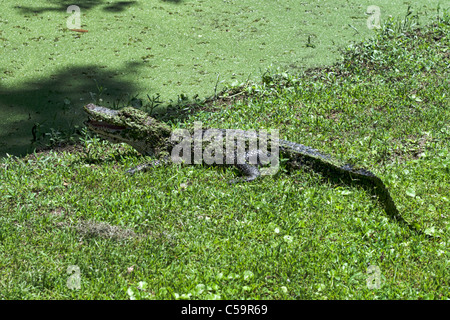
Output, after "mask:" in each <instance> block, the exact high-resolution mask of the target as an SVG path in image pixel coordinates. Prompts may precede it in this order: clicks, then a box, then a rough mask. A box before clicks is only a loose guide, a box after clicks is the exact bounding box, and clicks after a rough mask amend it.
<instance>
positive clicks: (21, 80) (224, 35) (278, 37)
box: [0, 0, 442, 156]
mask: <svg viewBox="0 0 450 320" xmlns="http://www.w3.org/2000/svg"><path fill="white" fill-rule="evenodd" d="M3 2H4V5H3V6H2V10H1V12H0V58H1V64H0V156H5V155H6V153H9V154H13V155H25V154H27V152H31V151H32V148H33V147H34V146H32V145H31V143H30V141H34V140H35V139H39V138H40V137H42V134H45V133H47V132H49V131H50V128H54V129H55V130H56V131H62V130H66V129H67V128H68V127H73V126H74V125H81V121H82V118H83V117H84V115H83V113H82V112H80V110H81V109H82V107H83V105H84V104H86V103H88V102H92V98H94V99H102V100H103V104H104V105H106V106H112V105H113V104H114V103H117V102H118V101H120V102H123V101H128V99H130V98H131V97H134V96H135V95H142V97H143V98H145V97H146V94H149V95H150V96H154V95H156V94H158V93H159V94H160V95H161V97H162V99H163V100H164V101H168V100H170V99H172V100H177V96H178V95H180V94H184V95H187V96H189V97H192V96H194V95H195V94H198V95H199V96H200V97H201V98H203V97H204V96H205V95H209V94H211V88H212V87H213V86H214V84H215V83H216V82H217V80H218V83H219V86H220V87H221V86H222V85H223V84H224V83H233V81H238V82H242V81H244V80H245V79H247V78H250V79H251V80H254V81H257V80H258V77H259V75H260V74H261V71H263V70H265V69H266V68H267V67H268V66H269V65H274V66H275V67H280V66H281V67H283V68H284V67H286V68H290V69H291V70H298V69H304V68H308V67H312V66H319V65H323V64H326V63H332V62H333V61H335V60H336V59H337V58H338V57H339V52H338V50H339V48H341V47H344V46H346V45H348V44H350V43H355V42H359V41H362V40H363V39H365V38H367V37H369V36H371V35H372V34H373V33H374V32H373V30H370V29H368V27H367V23H366V22H367V19H368V17H369V16H368V15H367V14H366V12H367V8H368V6H369V5H371V4H372V3H371V2H368V3H361V1H359V0H345V1H337V2H336V1H335V0H320V1H317V0H315V1H297V0H283V1H273V2H272V3H271V4H270V5H267V0H264V1H262V0H246V1H237V0H207V1H206V0H180V1H163V0H145V1H142V0H141V1H140V0H136V1H133V0H130V1H119V0H77V1H74V2H72V1H61V0H45V1H44V0H22V1H20V3H16V2H11V1H9V2H8V3H6V2H5V1H3ZM439 2H442V0H427V1H426V3H424V1H422V0H410V1H409V2H408V4H410V5H411V6H412V7H413V8H414V13H413V15H415V16H416V15H417V16H418V19H417V23H426V22H428V21H429V20H430V18H431V17H432V16H435V14H436V8H437V6H438V4H439ZM73 4H76V5H78V6H79V8H80V10H81V11H80V14H81V17H80V22H81V28H83V29H85V30H88V32H85V33H80V32H73V31H70V30H69V29H68V27H67V24H66V22H67V20H68V18H70V17H71V14H70V13H67V8H68V6H69V5H73ZM408 4H406V3H404V2H403V1H402V0H396V1H391V0H377V1H376V5H377V6H379V7H380V10H381V13H380V14H381V16H380V19H381V22H384V21H386V20H387V19H388V17H389V16H390V15H391V16H393V17H401V16H403V15H404V12H405V10H406V8H407V6H408ZM222 81H223V82H222ZM98 88H101V90H98ZM94 95H95V96H94ZM93 96H94V97H93ZM32 132H33V133H34V136H33V135H32Z"/></svg>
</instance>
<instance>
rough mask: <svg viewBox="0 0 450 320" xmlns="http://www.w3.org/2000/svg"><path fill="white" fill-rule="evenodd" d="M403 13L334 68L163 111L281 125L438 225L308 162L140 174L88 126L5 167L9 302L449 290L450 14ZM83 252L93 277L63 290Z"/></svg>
mask: <svg viewBox="0 0 450 320" xmlns="http://www.w3.org/2000/svg"><path fill="white" fill-rule="evenodd" d="M408 21H410V20H408V19H405V22H397V20H394V19H392V20H389V21H387V22H386V24H385V25H384V27H383V28H382V29H381V30H379V32H378V35H377V37H376V38H374V39H370V40H367V41H365V42H363V43H361V44H358V45H354V46H353V47H351V48H348V50H347V51H346V52H345V54H344V57H343V59H342V60H340V61H339V62H338V63H336V64H335V65H332V66H329V67H323V68H320V69H311V70H308V71H306V72H302V73H301V74H297V75H294V74H292V73H283V72H275V71H273V70H272V71H268V72H266V73H264V74H263V75H262V77H261V81H260V82H259V83H253V82H246V83H243V84H242V85H238V86H233V87H229V88H227V90H225V91H223V92H221V93H220V94H218V97H217V99H216V100H215V102H211V101H209V102H205V103H200V102H197V103H196V105H192V104H189V103H188V102H186V101H184V100H183V99H181V101H180V102H179V103H180V105H182V108H181V107H180V108H179V109H178V110H179V114H172V115H173V116H172V117H167V119H168V121H169V123H170V124H171V125H172V126H173V127H178V126H187V125H190V124H191V123H192V122H193V121H203V123H204V125H205V126H209V127H221V128H242V129H251V128H253V129H260V128H276V129H279V130H280V135H281V137H282V138H287V139H289V140H291V141H297V142H300V143H302V144H305V145H308V146H311V147H314V148H318V149H320V150H322V151H324V152H326V153H329V154H332V155H334V156H336V157H340V158H341V159H342V160H344V161H346V162H352V163H357V164H358V165H361V166H364V167H366V168H368V169H369V170H371V171H373V172H375V173H376V174H377V175H379V176H380V177H381V178H382V179H383V180H384V181H385V183H386V184H387V185H388V186H389V187H390V190H391V192H392V196H393V198H394V201H395V202H396V204H397V206H398V208H399V210H400V212H401V213H402V215H403V216H404V218H405V219H406V220H408V221H410V222H414V223H416V224H418V225H419V226H420V227H421V228H423V229H426V230H427V232H428V233H429V234H432V235H434V236H436V237H435V238H433V239H429V238H426V237H424V236H423V235H417V234H415V233H413V232H411V231H410V230H409V229H407V228H405V227H404V226H402V225H400V224H397V223H396V222H395V221H392V220H390V219H389V217H387V216H386V214H385V212H384V211H383V210H382V209H381V207H380V206H379V204H378V203H377V201H375V200H374V199H371V198H370V197H369V196H368V194H367V193H366V192H365V191H364V190H363V189H360V188H355V187H350V186H344V185H335V184H332V183H331V182H328V181H326V180H325V179H323V178H322V177H321V176H319V175H317V174H314V173H311V172H309V171H306V170H305V171H301V170H300V171H298V172H296V173H294V174H291V175H288V174H286V173H285V172H280V173H278V174H277V175H276V176H274V177H265V178H263V179H261V180H259V181H258V182H255V183H248V184H238V185H232V186H230V185H228V184H227V181H229V180H231V179H232V178H233V177H234V176H235V172H234V170H233V169H230V168H226V169H222V168H214V167H211V168H205V167H202V166H185V167H184V166H169V167H160V168H155V169H154V170H152V171H150V172H147V173H144V174H137V175H134V176H127V175H126V174H125V173H124V172H125V170H126V169H128V168H130V167H132V166H134V165H137V164H139V163H142V162H143V161H144V160H145V159H143V158H142V157H140V156H139V155H138V154H137V153H136V152H135V151H134V150H132V149H131V147H129V146H125V145H111V144H109V143H107V142H104V141H100V140H99V139H98V138H96V137H95V136H92V135H90V134H88V133H87V132H85V131H84V130H82V137H81V141H80V143H79V144H77V145H74V146H70V147H66V148H65V149H61V150H57V149H55V150H51V151H46V152H39V153H35V154H31V155H29V156H27V157H25V158H15V157H8V158H5V159H3V160H2V161H1V163H0V179H1V181H2V183H1V185H0V201H1V214H0V220H1V221H0V253H1V254H0V286H1V288H2V290H0V298H3V299H38V298H39V299H67V298H75V299H129V298H134V299H145V298H147V299H185V298H188V299H241V298H243V299H448V298H450V295H449V292H450V290H449V289H450V288H449V282H448V279H450V274H449V273H450V272H449V264H450V254H449V246H450V242H449V241H450V238H449V231H450V230H449V229H450V226H449V212H450V210H449V208H450V197H449V194H448V190H450V182H449V179H448V176H449V174H450V148H449V141H450V139H449V136H450V121H449V120H450V108H449V82H448V79H449V70H450V65H449V54H450V51H449V43H450V17H449V15H448V12H445V13H444V15H443V16H442V17H441V18H440V19H438V20H437V21H435V22H434V23H433V24H432V25H430V26H429V27H426V28H421V29H416V28H414V27H413V26H411V25H410V24H409V23H408ZM154 105H155V101H153V102H152V103H150V105H147V106H146V107H147V108H148V107H150V108H152V107H154ZM189 106H191V109H189ZM173 109H174V110H177V109H176V108H175V107H174V108H173ZM186 109H189V110H186ZM158 110H159V109H158ZM158 110H157V112H156V115H158V114H159V115H160V116H162V114H161V113H158ZM185 111H190V112H187V113H186V112H185ZM194 111H195V112H194ZM159 112H161V111H159ZM177 119H183V121H177ZM72 265H75V266H78V268H79V276H80V279H81V283H80V289H69V288H68V286H67V280H68V278H69V274H67V269H68V267H69V266H72ZM369 266H376V267H378V268H379V270H380V277H381V279H380V280H381V281H380V287H379V288H370V287H371V286H368V282H367V280H368V279H369V277H370V276H372V274H368V273H367V269H368V267H369Z"/></svg>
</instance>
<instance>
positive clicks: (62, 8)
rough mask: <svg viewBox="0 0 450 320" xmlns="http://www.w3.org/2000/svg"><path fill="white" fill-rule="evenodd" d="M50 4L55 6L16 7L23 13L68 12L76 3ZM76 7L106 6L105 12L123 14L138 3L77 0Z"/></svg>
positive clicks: (92, 7)
mask: <svg viewBox="0 0 450 320" xmlns="http://www.w3.org/2000/svg"><path fill="white" fill-rule="evenodd" d="M48 2H49V3H51V4H52V3H53V4H54V5H55V6H49V7H26V6H21V5H16V6H14V8H15V9H17V10H19V11H21V12H22V13H44V12H48V11H58V12H66V10H67V7H69V6H71V5H74V3H73V2H74V1H63V2H62V3H61V1H58V0H53V1H48ZM75 2H76V3H75V5H76V6H78V7H80V9H81V10H90V9H94V8H96V7H98V6H105V7H104V8H103V11H106V12H121V11H124V10H126V9H127V8H128V7H130V6H132V5H136V4H137V1H118V2H115V3H109V1H106V3H105V0H77V1H75Z"/></svg>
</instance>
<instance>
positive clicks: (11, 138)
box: [0, 65, 151, 157]
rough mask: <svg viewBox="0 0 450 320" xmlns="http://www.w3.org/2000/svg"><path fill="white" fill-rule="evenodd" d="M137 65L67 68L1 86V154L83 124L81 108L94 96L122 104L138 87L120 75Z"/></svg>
mask: <svg viewBox="0 0 450 320" xmlns="http://www.w3.org/2000/svg"><path fill="white" fill-rule="evenodd" d="M135 68H136V66H134V65H126V66H125V67H124V68H123V69H121V70H107V69H104V68H100V67H98V66H96V65H86V66H81V67H72V68H65V69H62V70H61V71H60V72H58V73H54V74H52V75H51V76H50V77H48V76H47V77H45V78H44V77H41V78H40V79H39V80H30V81H28V82H25V83H23V84H22V85H21V86H20V87H17V88H13V89H12V88H3V87H1V86H0V116H2V117H4V119H2V122H3V127H2V129H1V130H0V157H2V156H5V154H6V153H9V154H12V155H25V154H26V153H28V152H30V151H32V150H33V145H32V140H33V139H34V138H40V137H42V135H43V134H44V133H46V132H50V128H54V129H57V130H62V131H70V130H73V128H74V127H75V126H76V125H82V123H83V121H84V120H85V119H86V116H85V114H84V112H83V110H82V107H83V106H84V105H85V104H87V103H90V102H96V101H95V99H97V102H98V99H99V98H101V99H102V100H103V101H102V102H101V104H102V105H104V106H107V107H115V106H117V105H118V106H123V104H124V103H127V102H128V101H129V98H130V96H132V95H134V94H136V93H137V89H136V88H135V86H134V85H133V84H132V83H130V82H127V81H122V80H121V78H119V75H120V77H122V76H123V77H126V75H127V74H129V73H135V72H136V70H135ZM105 88H106V89H105ZM149 94H151V92H149ZM4 128H6V130H5V129H4Z"/></svg>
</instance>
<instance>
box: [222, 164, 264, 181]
mask: <svg viewBox="0 0 450 320" xmlns="http://www.w3.org/2000/svg"><path fill="white" fill-rule="evenodd" d="M235 166H236V168H238V169H239V171H240V172H241V173H242V174H243V175H244V176H245V177H240V178H237V179H233V180H231V181H230V182H228V183H229V184H234V183H239V182H250V181H253V180H255V179H257V178H259V177H260V176H261V173H260V172H259V170H258V168H257V167H255V166H253V165H251V164H248V163H244V164H236V165H235Z"/></svg>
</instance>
